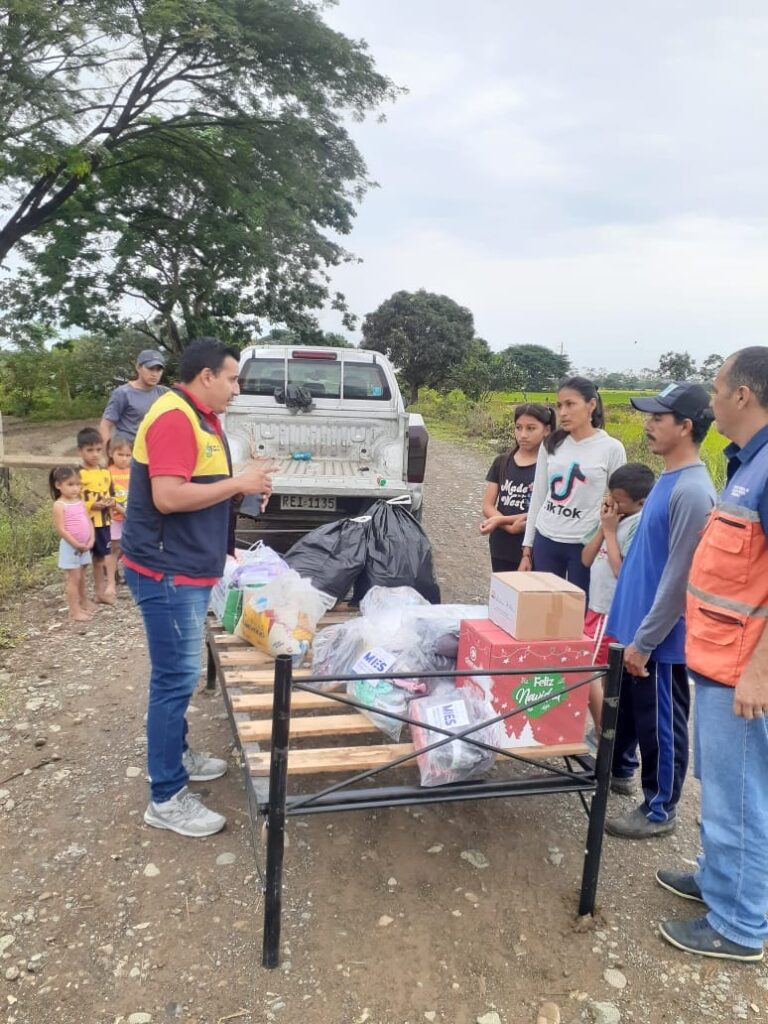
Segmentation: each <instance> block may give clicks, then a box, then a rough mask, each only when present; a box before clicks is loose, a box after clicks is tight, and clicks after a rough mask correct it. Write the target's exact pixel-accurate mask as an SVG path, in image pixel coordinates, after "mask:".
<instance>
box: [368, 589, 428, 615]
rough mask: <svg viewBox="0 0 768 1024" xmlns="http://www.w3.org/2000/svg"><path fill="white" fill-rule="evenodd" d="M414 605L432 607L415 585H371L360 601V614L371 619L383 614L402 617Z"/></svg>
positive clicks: (408, 612)
mask: <svg viewBox="0 0 768 1024" xmlns="http://www.w3.org/2000/svg"><path fill="white" fill-rule="evenodd" d="M414 607H421V608H431V607H432V605H431V604H430V603H429V601H427V599H426V598H424V597H422V596H421V594H420V593H419V592H418V590H414V589H413V587H371V589H370V590H369V591H368V593H367V594H366V595H365V597H364V598H363V599H362V601H361V602H360V614H361V615H365V617H366V618H370V619H372V618H375V617H376V616H381V615H397V616H398V618H402V617H403V615H406V614H410V611H411V609H412V608H414ZM406 609H408V610H407V611H406Z"/></svg>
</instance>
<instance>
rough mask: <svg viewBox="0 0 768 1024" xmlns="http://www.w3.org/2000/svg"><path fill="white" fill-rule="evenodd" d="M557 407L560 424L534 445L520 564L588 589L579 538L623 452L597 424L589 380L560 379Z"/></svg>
mask: <svg viewBox="0 0 768 1024" xmlns="http://www.w3.org/2000/svg"><path fill="white" fill-rule="evenodd" d="M557 413H558V418H559V421H560V425H559V428H558V429H557V430H556V431H555V432H554V433H553V434H550V435H549V437H548V438H547V439H546V440H545V442H544V444H543V445H542V446H541V448H540V449H539V457H538V461H537V463H536V477H535V480H534V484H533V494H532V495H531V504H530V508H529V510H528V521H527V525H526V530H525V537H524V538H523V557H522V559H521V561H520V570H521V571H522V572H525V571H527V570H529V569H536V571H537V572H552V573H554V574H555V575H556V576H561V577H562V578H563V579H567V580H570V582H571V583H574V584H575V585H576V586H577V587H581V588H582V590H584V591H588V590H589V568H588V567H587V566H585V565H583V564H582V561H581V547H582V545H581V540H582V538H583V536H584V534H585V533H588V532H589V531H590V530H591V529H592V528H593V527H595V526H597V525H598V523H599V521H600V503H601V501H602V499H603V495H604V494H605V491H606V489H607V484H608V478H609V477H610V475H611V473H613V471H614V470H616V469H618V468H619V466H623V465H624V463H625V462H626V461H627V453H626V452H625V451H624V445H623V444H622V443H621V442H620V441H617V440H616V439H615V438H613V437H610V436H609V435H608V434H607V433H606V432H605V430H603V429H602V428H603V423H604V422H605V417H604V414H603V403H602V399H601V398H600V394H599V392H598V389H597V387H596V386H595V385H594V384H593V383H592V381H591V380H587V379H586V378H585V377H569V378H568V380H564V381H563V382H562V383H561V384H560V386H559V387H558V389H557Z"/></svg>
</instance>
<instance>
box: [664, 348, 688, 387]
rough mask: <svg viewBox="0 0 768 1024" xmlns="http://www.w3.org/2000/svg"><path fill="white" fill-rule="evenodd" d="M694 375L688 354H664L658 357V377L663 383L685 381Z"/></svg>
mask: <svg viewBox="0 0 768 1024" xmlns="http://www.w3.org/2000/svg"><path fill="white" fill-rule="evenodd" d="M695 373H696V364H695V363H694V361H693V359H692V358H691V356H690V355H689V353H688V352H665V353H664V354H663V355H661V356H659V376H660V377H661V378H662V380H665V381H673V380H676V381H685V380H688V378H689V377H693V375H694V374H695Z"/></svg>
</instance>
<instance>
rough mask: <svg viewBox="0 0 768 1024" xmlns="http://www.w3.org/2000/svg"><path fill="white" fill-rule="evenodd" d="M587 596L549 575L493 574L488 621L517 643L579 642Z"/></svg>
mask: <svg viewBox="0 0 768 1024" xmlns="http://www.w3.org/2000/svg"><path fill="white" fill-rule="evenodd" d="M586 597H587V595H586V594H585V593H584V591H583V590H582V589H581V587H577V586H576V585H575V584H574V583H569V582H568V581H567V580H563V579H561V578H560V577H559V576H555V574H554V573H551V572H496V573H494V574H493V576H492V577H491V594H490V597H489V598H488V618H489V619H491V621H492V622H495V623H496V625H497V626H499V627H501V629H503V630H504V631H505V632H506V633H509V635H510V636H513V637H515V638H516V639H517V640H581V639H582V637H583V636H584V610H585V608H586Z"/></svg>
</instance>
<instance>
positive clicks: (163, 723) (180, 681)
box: [125, 568, 211, 803]
mask: <svg viewBox="0 0 768 1024" xmlns="http://www.w3.org/2000/svg"><path fill="white" fill-rule="evenodd" d="M125 582H126V583H127V584H128V587H129V589H130V591H131V594H133V599H134V601H135V602H136V604H137V605H138V606H139V611H140V612H141V615H142V618H143V619H144V629H145V631H146V634H147V645H148V646H149V658H150V662H151V664H152V671H151V675H150V677H149V707H148V710H147V761H148V766H149V780H150V786H151V790H152V799H153V801H154V802H155V803H162V801H164V800H170V798H171V797H172V796H173V795H174V794H175V793H178V791H179V790H180V789H183V788H184V786H186V784H187V782H188V778H187V773H186V771H185V770H184V766H183V765H182V763H181V756H182V754H183V753H184V751H185V750H186V749H187V720H186V717H185V716H186V713H187V708H188V707H189V702H190V699H191V697H192V694H193V693H194V690H195V686H196V685H197V681H198V679H199V678H200V668H201V652H202V645H203V626H204V624H205V613H206V611H207V609H208V601H209V599H210V596H211V588H210V587H191V586H176V585H175V584H174V583H172V582H171V581H170V579H169V578H168V577H167V576H165V577H163V579H162V580H153V579H151V578H150V577H149V576H142V575H141V574H140V573H137V572H134V571H133V569H128V568H126V570H125Z"/></svg>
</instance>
